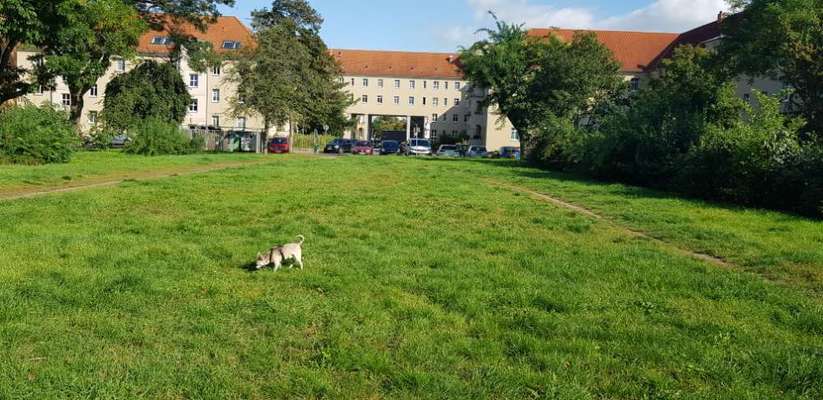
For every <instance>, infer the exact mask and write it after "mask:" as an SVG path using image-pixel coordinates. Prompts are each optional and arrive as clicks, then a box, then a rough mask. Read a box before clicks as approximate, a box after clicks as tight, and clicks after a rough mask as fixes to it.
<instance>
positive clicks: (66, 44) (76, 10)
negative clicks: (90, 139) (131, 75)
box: [42, 0, 146, 124]
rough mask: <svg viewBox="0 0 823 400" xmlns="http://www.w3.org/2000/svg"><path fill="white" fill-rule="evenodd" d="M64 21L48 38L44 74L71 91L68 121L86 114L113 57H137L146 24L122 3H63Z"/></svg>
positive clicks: (60, 15)
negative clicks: (87, 98)
mask: <svg viewBox="0 0 823 400" xmlns="http://www.w3.org/2000/svg"><path fill="white" fill-rule="evenodd" d="M53 18H54V19H55V20H57V21H59V22H58V23H57V24H54V25H53V26H52V27H50V28H49V29H47V36H46V37H45V38H43V48H42V51H43V55H44V57H45V70H46V71H47V74H48V75H49V76H60V77H61V78H62V79H63V82H65V84H66V86H68V88H69V94H70V96H71V106H70V111H69V119H70V120H71V121H72V122H74V123H75V124H76V123H77V122H78V121H79V120H80V116H81V114H82V112H83V105H84V104H83V103H84V101H83V96H84V95H85V94H86V93H87V92H88V91H89V90H90V89H91V87H92V86H94V85H95V84H96V82H97V80H98V79H99V78H100V77H101V76H103V74H105V73H106V71H107V70H108V69H109V66H110V65H111V58H112V57H113V56H119V57H123V58H130V57H132V56H134V55H135V52H136V48H137V44H138V40H139V39H140V35H142V33H143V32H144V31H145V28H146V26H145V24H144V23H143V21H142V20H141V19H140V18H139V17H138V15H137V12H136V11H135V10H134V8H133V7H130V6H128V5H126V4H125V3H123V2H122V0H96V1H82V0H64V1H63V2H61V3H60V4H59V5H58V6H57V7H56V8H55V10H54V16H53Z"/></svg>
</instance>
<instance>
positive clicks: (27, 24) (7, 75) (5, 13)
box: [0, 0, 49, 104]
mask: <svg viewBox="0 0 823 400" xmlns="http://www.w3.org/2000/svg"><path fill="white" fill-rule="evenodd" d="M48 6H49V4H48V2H44V1H30V0H3V1H0V21H2V23H0V104H3V103H5V102H6V101H8V100H12V99H15V98H18V97H20V96H23V95H25V94H26V93H28V92H29V91H30V90H31V85H30V84H29V83H28V82H27V81H26V80H24V79H23V76H24V74H25V73H26V72H27V71H26V70H24V69H22V68H18V67H17V65H15V64H14V63H13V57H12V54H13V53H14V51H15V49H16V48H17V47H18V46H20V45H22V44H25V43H40V41H41V40H42V38H43V33H44V31H45V25H44V24H43V21H42V19H41V18H39V17H40V16H41V15H42V14H43V13H44V11H45V9H46V7H48Z"/></svg>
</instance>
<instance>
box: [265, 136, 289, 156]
mask: <svg viewBox="0 0 823 400" xmlns="http://www.w3.org/2000/svg"><path fill="white" fill-rule="evenodd" d="M288 152H289V138H284V137H276V138H274V139H272V140H271V141H270V142H269V153H274V154H281V153H288Z"/></svg>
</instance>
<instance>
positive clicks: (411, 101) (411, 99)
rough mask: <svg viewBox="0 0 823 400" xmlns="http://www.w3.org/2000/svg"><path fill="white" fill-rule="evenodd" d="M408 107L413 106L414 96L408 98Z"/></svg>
mask: <svg viewBox="0 0 823 400" xmlns="http://www.w3.org/2000/svg"><path fill="white" fill-rule="evenodd" d="M409 105H410V106H413V105H414V96H409Z"/></svg>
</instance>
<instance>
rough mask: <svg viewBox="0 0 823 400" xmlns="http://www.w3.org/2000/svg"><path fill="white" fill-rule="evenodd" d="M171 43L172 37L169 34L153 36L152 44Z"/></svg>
mask: <svg viewBox="0 0 823 400" xmlns="http://www.w3.org/2000/svg"><path fill="white" fill-rule="evenodd" d="M169 43H171V39H170V38H169V37H168V36H155V37H153V38H151V44H153V45H159V46H163V45H167V44H169Z"/></svg>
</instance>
